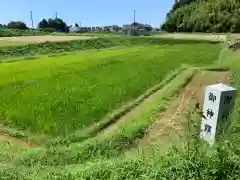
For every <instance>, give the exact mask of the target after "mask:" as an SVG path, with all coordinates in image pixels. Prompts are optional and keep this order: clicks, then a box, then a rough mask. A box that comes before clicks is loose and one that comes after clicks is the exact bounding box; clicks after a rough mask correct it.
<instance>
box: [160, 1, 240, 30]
mask: <svg viewBox="0 0 240 180" xmlns="http://www.w3.org/2000/svg"><path fill="white" fill-rule="evenodd" d="M239 9H240V1H239V0H211V1H209V0H198V1H195V0H192V1H190V0H185V1H184V0H182V1H179V3H176V4H175V5H174V6H173V8H172V9H171V10H170V11H169V13H168V14H167V16H166V19H165V22H164V23H163V25H162V27H161V28H162V30H165V31H168V32H175V31H179V32H218V33H219V32H240V19H239V17H240V11H239Z"/></svg>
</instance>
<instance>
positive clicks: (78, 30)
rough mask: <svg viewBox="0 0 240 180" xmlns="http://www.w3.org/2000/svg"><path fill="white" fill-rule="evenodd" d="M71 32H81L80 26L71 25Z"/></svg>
mask: <svg viewBox="0 0 240 180" xmlns="http://www.w3.org/2000/svg"><path fill="white" fill-rule="evenodd" d="M69 32H81V28H80V27H69Z"/></svg>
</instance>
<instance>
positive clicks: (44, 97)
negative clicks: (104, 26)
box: [0, 44, 220, 136]
mask: <svg viewBox="0 0 240 180" xmlns="http://www.w3.org/2000/svg"><path fill="white" fill-rule="evenodd" d="M219 48H220V46H219V45H218V44H197V45H194V46H193V45H191V44H187V45H184V44H180V45H174V46H170V45H159V46H150V47H141V46H136V47H131V48H126V49H115V50H105V51H99V52H79V53H76V54H70V55H65V56H60V57H41V58H38V59H35V60H32V61H19V62H12V63H2V64H0V76H1V81H0V87H1V89H0V94H1V96H0V118H1V119H2V121H3V122H4V123H5V124H8V125H11V126H14V127H15V126H16V127H18V128H20V129H22V130H27V129H30V130H31V131H32V132H33V133H40V134H41V133H45V134H47V135H53V136H58V135H60V136H61V135H67V134H69V133H70V132H73V131H76V130H79V129H82V128H85V127H89V126H91V125H93V124H94V123H96V122H98V121H100V120H101V119H102V118H103V117H104V116H105V115H106V114H107V113H109V112H111V111H113V110H114V109H116V108H118V107H120V106H122V105H124V104H126V103H127V102H129V101H131V100H133V99H135V98H137V97H138V96H139V95H141V93H143V92H145V91H146V90H147V89H148V88H150V87H152V86H153V85H156V84H157V83H160V82H161V81H162V80H163V78H164V76H165V75H166V74H167V73H168V72H169V71H172V70H174V69H175V68H178V67H179V66H180V65H181V64H182V63H184V64H192V65H206V64H211V63H213V62H214V61H215V60H217V58H218V52H219ZM186 52H188V53H186Z"/></svg>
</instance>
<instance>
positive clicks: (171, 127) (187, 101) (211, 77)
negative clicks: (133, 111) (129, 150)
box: [138, 71, 232, 148]
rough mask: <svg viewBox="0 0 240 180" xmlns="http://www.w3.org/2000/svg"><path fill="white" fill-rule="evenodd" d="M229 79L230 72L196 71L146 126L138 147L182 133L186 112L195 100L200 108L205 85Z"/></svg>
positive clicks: (225, 81)
mask: <svg viewBox="0 0 240 180" xmlns="http://www.w3.org/2000/svg"><path fill="white" fill-rule="evenodd" d="M231 79H232V78H231V73H230V72H214V71H198V72H197V73H196V74H195V75H194V77H193V78H192V80H191V81H190V82H189V83H188V85H187V86H186V87H185V88H184V89H183V90H182V92H181V93H180V94H179V96H178V98H177V99H175V100H173V102H172V103H171V104H170V106H169V108H168V109H167V110H166V111H165V112H164V113H161V114H159V117H158V118H157V119H156V121H155V122H154V123H153V124H152V125H151V126H150V127H149V128H148V130H147V131H146V134H145V136H144V137H143V138H142V139H140V140H139V142H138V145H139V147H140V148H142V147H147V146H149V145H150V144H151V143H152V142H155V141H160V142H169V141H171V139H172V138H174V137H178V136H179V135H181V134H183V130H184V129H183V123H184V121H185V120H186V113H188V111H189V110H190V109H191V108H190V105H193V104H195V102H197V101H198V102H199V103H200V108H202V105H203V96H204V91H205V87H206V86H207V85H210V84H214V83H220V82H221V83H225V84H229V83H230V82H231ZM185 122H186V121H185Z"/></svg>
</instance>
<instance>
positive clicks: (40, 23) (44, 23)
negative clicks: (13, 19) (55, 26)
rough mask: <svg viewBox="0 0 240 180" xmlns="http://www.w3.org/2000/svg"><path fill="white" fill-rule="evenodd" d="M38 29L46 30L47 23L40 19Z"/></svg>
mask: <svg viewBox="0 0 240 180" xmlns="http://www.w3.org/2000/svg"><path fill="white" fill-rule="evenodd" d="M38 28H42V29H45V28H48V22H47V20H46V19H42V20H41V21H40V22H39V23H38Z"/></svg>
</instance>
